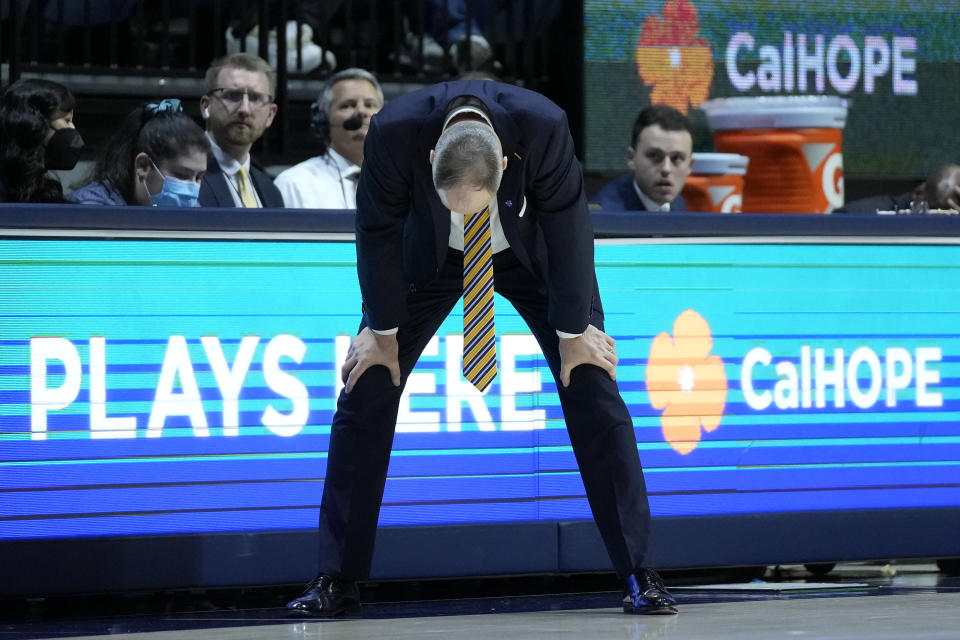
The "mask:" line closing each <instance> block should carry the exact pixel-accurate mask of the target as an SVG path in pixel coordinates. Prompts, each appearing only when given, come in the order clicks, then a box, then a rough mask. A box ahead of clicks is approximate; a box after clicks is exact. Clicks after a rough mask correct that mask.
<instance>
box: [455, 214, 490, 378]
mask: <svg viewBox="0 0 960 640" xmlns="http://www.w3.org/2000/svg"><path fill="white" fill-rule="evenodd" d="M496 344H497V334H496V331H494V327H493V254H492V251H491V249H490V207H485V208H484V209H483V211H480V212H478V213H474V214H472V215H468V216H465V224H464V230H463V376H464V377H465V378H466V379H467V380H469V381H470V382H472V383H473V386H475V387H476V388H477V389H479V390H480V391H485V390H486V388H487V387H489V386H490V383H491V382H493V379H494V378H495V377H496V375H497V346H496Z"/></svg>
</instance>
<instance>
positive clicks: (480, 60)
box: [450, 33, 493, 72]
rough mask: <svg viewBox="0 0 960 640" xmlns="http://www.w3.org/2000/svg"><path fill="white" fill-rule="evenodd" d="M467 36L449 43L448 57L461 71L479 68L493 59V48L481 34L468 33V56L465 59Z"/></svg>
mask: <svg viewBox="0 0 960 640" xmlns="http://www.w3.org/2000/svg"><path fill="white" fill-rule="evenodd" d="M467 44H468V43H467V38H466V37H463V38H460V39H459V40H457V41H456V42H454V43H453V44H452V45H450V58H451V59H452V60H453V64H455V65H456V67H457V69H458V70H459V71H461V72H463V71H472V70H474V69H479V68H481V67H483V66H484V65H485V64H487V63H488V62H490V60H492V59H493V49H492V48H491V47H490V43H489V42H487V39H486V38H484V37H483V36H481V35H479V34H477V33H472V34H470V41H469V46H470V57H469V64H468V59H467Z"/></svg>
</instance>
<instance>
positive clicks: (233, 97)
mask: <svg viewBox="0 0 960 640" xmlns="http://www.w3.org/2000/svg"><path fill="white" fill-rule="evenodd" d="M210 93H211V94H212V95H215V96H217V97H218V98H220V99H221V100H222V101H223V103H224V104H226V105H229V106H230V107H231V108H233V109H237V108H239V107H240V104H241V103H242V102H243V96H247V100H248V101H249V102H250V106H251V107H253V108H255V109H259V108H262V107H265V106H267V105H268V104H270V103H271V102H273V96H272V95H270V94H269V93H260V92H259V91H250V90H249V89H227V88H224V87H218V88H216V89H213V90H212V91H211V92H210Z"/></svg>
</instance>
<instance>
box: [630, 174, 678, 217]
mask: <svg viewBox="0 0 960 640" xmlns="http://www.w3.org/2000/svg"><path fill="white" fill-rule="evenodd" d="M633 190H634V191H636V192H637V195H638V196H640V202H642V203H643V206H644V207H646V208H647V211H663V212H669V211H670V203H669V202H664V203H663V204H657V203H656V202H654V201H653V200H651V199H650V198H649V197H648V196H647V194H645V193H644V192H643V190H642V189H641V188H640V185H638V184H637V181H636V180H633Z"/></svg>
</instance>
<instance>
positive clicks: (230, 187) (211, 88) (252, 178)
mask: <svg viewBox="0 0 960 640" xmlns="http://www.w3.org/2000/svg"><path fill="white" fill-rule="evenodd" d="M205 84H206V92H205V93H204V94H203V96H201V98H200V113H201V115H202V116H203V119H204V120H206V122H207V137H209V138H210V147H211V153H210V161H209V164H208V166H207V173H206V174H205V175H204V177H203V182H202V183H201V185H200V199H199V201H200V206H202V207H246V208H257V207H268V208H279V207H283V196H281V195H280V191H279V190H278V189H277V187H276V186H274V184H273V179H272V178H271V177H270V176H269V175H267V173H266V172H264V171H263V170H262V169H259V168H258V167H257V166H256V165H254V164H253V163H252V162H251V158H250V147H251V146H253V143H254V142H256V141H257V140H259V139H260V136H262V135H263V132H264V131H266V129H267V127H269V126H270V124H271V123H272V122H273V118H274V116H276V115H277V105H276V103H275V102H274V101H273V96H274V93H275V91H276V86H277V76H276V73H275V72H274V71H273V68H272V67H270V65H269V64H267V62H266V61H265V60H264V59H263V58H260V57H257V56H255V55H252V54H249V53H235V54H232V55H228V56H225V57H222V58H218V59H217V60H214V61H213V62H212V63H211V64H210V67H209V68H208V69H207V73H206V76H205Z"/></svg>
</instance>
